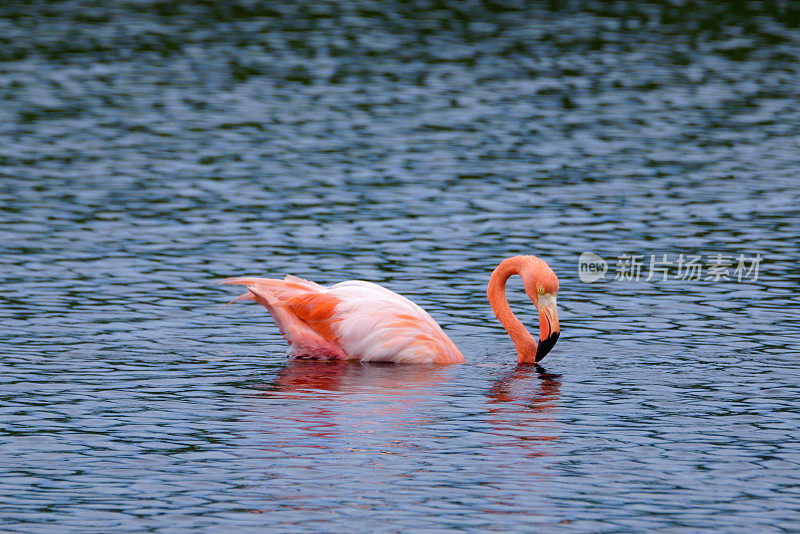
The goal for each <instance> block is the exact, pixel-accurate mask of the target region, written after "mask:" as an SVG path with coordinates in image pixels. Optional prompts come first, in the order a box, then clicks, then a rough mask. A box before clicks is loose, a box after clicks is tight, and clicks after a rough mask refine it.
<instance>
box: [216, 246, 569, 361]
mask: <svg viewBox="0 0 800 534" xmlns="http://www.w3.org/2000/svg"><path fill="white" fill-rule="evenodd" d="M515 274H516V275H519V276H520V277H521V278H522V283H523V285H524V287H525V292H526V293H527V294H528V297H530V299H531V302H533V305H534V306H536V308H537V309H538V310H539V343H538V344H537V343H536V340H535V339H534V338H533V336H532V335H531V334H530V333H529V332H528V330H527V329H526V328H525V326H523V324H522V323H521V322H520V321H519V319H517V318H516V317H515V316H514V314H513V313H512V311H511V307H510V306H509V305H508V300H507V299H506V294H505V286H506V281H507V280H508V279H509V277H511V276H512V275H515ZM222 283H223V284H233V285H241V286H246V287H247V289H248V292H247V293H245V294H243V295H240V296H239V297H238V298H236V299H234V300H232V301H231V302H229V303H228V304H231V303H233V302H237V301H256V302H258V303H259V304H262V305H263V306H264V307H265V308H267V311H269V313H270V315H271V316H272V319H273V320H274V321H275V324H276V325H277V326H278V328H279V329H280V331H281V333H282V334H283V337H284V338H285V339H286V341H288V342H289V345H290V354H291V355H292V356H294V357H295V358H307V359H324V360H330V359H333V360H360V361H362V362H394V363H461V362H463V361H464V356H463V355H462V354H461V351H459V350H458V348H456V346H455V344H454V343H453V342H452V341H450V338H448V337H447V335H446V334H445V333H444V331H442V328H441V327H440V326H439V325H438V324H436V321H434V320H433V318H432V317H431V316H430V315H429V314H428V312H426V311H425V310H423V309H422V308H420V307H419V306H417V305H416V304H414V303H413V302H411V301H410V300H408V299H407V298H405V297H403V296H402V295H398V294H397V293H395V292H393V291H389V290H388V289H386V288H384V287H381V286H379V285H377V284H373V283H371V282H363V281H361V280H350V281H347V282H341V283H338V284H335V285H333V286H331V287H323V286H321V285H319V284H315V283H314V282H309V281H308V280H303V279H302V278H298V277H296V276H291V275H289V276H287V277H286V278H284V279H283V280H276V279H272V278H251V277H238V278H228V279H226V280H223V281H222ZM557 292H558V278H557V277H556V275H555V273H553V270H552V269H550V267H549V266H548V265H547V263H545V262H544V261H543V260H540V259H539V258H537V257H536V256H514V257H513V258H508V259H505V260H503V261H502V262H501V263H500V265H498V266H497V268H496V269H495V270H494V272H493V273H492V276H491V277H490V278H489V287H488V289H487V296H488V297H489V303H490V304H491V306H492V309H493V310H494V314H495V315H496V316H497V319H498V320H499V321H500V323H501V324H502V325H503V327H504V328H505V329H506V331H507V332H508V335H509V336H511V340H512V341H513V342H514V346H515V347H516V349H517V361H518V362H519V363H535V362H538V361H540V360H541V359H542V358H544V356H545V355H546V354H547V353H548V352H550V349H552V348H553V345H555V343H556V340H558V336H559V333H560V329H559V326H558V312H557V310H556V293H557ZM226 306H227V304H226Z"/></svg>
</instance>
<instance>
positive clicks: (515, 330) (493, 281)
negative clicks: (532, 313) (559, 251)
mask: <svg viewBox="0 0 800 534" xmlns="http://www.w3.org/2000/svg"><path fill="white" fill-rule="evenodd" d="M515 274H517V275H520V276H522V265H520V263H519V262H518V261H516V258H509V259H507V260H504V261H503V262H501V263H500V265H498V266H497V268H496V269H495V270H494V272H493V273H492V276H491V277H490V278H489V288H488V289H487V291H486V295H487V296H488V297H489V304H490V305H491V306H492V310H493V311H494V314H495V316H497V320H498V321H500V324H502V325H503V328H505V329H506V332H508V335H509V336H511V341H513V342H514V346H515V347H516V349H517V362H519V363H535V362H536V340H535V339H534V337H533V336H532V335H531V334H530V332H528V330H527V329H526V328H525V325H523V324H522V323H521V322H520V320H519V319H517V317H516V316H515V315H514V312H512V311H511V306H509V305H508V299H506V282H507V281H508V279H509V278H510V277H511V276H513V275H515Z"/></svg>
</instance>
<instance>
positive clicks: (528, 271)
mask: <svg viewBox="0 0 800 534" xmlns="http://www.w3.org/2000/svg"><path fill="white" fill-rule="evenodd" d="M524 258H525V260H526V261H525V262H524V264H523V265H524V266H523V268H521V269H520V276H521V277H522V282H523V284H524V286H525V292H526V293H527V294H528V297H530V299H531V302H532V303H533V305H534V306H536V309H537V310H539V343H538V344H537V346H536V354H535V358H534V361H535V362H539V361H541V359H542V358H544V357H545V356H546V355H547V353H548V352H550V350H551V349H552V348H553V346H554V345H555V344H556V341H558V336H559V335H560V334H561V328H560V327H559V325H558V310H557V309H556V294H557V293H558V277H556V273H554V272H553V269H551V268H550V266H549V265H547V263H545V261H544V260H541V259H539V258H537V257H536V256H524Z"/></svg>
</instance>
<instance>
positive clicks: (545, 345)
mask: <svg viewBox="0 0 800 534" xmlns="http://www.w3.org/2000/svg"><path fill="white" fill-rule="evenodd" d="M559 334H560V332H553V333H552V334H550V337H548V338H547V339H541V340H539V346H538V347H536V363H539V362H540V361H542V358H544V357H545V356H547V353H548V352H550V350H551V349H552V348H553V346H554V345H555V344H556V341H558V336H559Z"/></svg>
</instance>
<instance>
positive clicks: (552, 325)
mask: <svg viewBox="0 0 800 534" xmlns="http://www.w3.org/2000/svg"><path fill="white" fill-rule="evenodd" d="M538 307H539V345H538V346H537V347H536V362H537V363H538V362H539V361H541V359H542V358H544V357H545V356H547V353H548V352H550V350H551V349H552V348H553V346H554V345H555V344H556V341H558V336H559V335H560V334H561V328H560V327H559V326H558V310H557V309H556V297H555V296H554V295H550V294H544V295H542V296H541V297H539V306H538Z"/></svg>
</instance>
